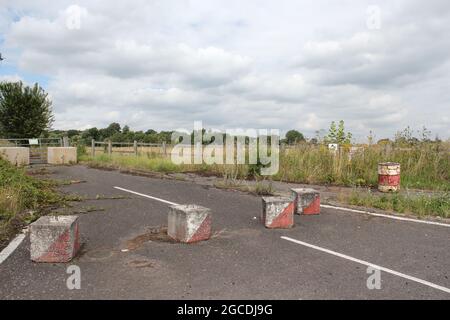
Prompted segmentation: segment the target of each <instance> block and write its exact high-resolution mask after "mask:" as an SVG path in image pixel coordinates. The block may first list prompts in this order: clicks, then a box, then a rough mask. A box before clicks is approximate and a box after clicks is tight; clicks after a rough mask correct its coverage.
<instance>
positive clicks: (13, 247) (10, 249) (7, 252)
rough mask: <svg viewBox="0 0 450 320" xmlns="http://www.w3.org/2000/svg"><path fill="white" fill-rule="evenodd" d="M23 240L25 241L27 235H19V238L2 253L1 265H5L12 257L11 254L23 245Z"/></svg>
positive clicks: (0, 255) (0, 257)
mask: <svg viewBox="0 0 450 320" xmlns="http://www.w3.org/2000/svg"><path fill="white" fill-rule="evenodd" d="M23 239H25V235H24V234H23V233H21V234H19V235H18V236H17V237H15V238H14V239H13V240H12V241H11V242H10V243H9V244H8V246H7V247H6V248H5V249H3V250H2V252H0V264H2V263H3V261H5V260H6V259H8V257H9V256H10V255H11V253H13V252H14V250H16V249H17V247H18V246H19V245H20V244H21V243H22V241H23Z"/></svg>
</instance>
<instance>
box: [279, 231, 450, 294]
mask: <svg viewBox="0 0 450 320" xmlns="http://www.w3.org/2000/svg"><path fill="white" fill-rule="evenodd" d="M281 239H284V240H287V241H290V242H293V243H296V244H299V245H302V246H305V247H308V248H312V249H316V250H319V251H322V252H325V253H328V254H331V255H334V256H336V257H340V258H343V259H347V260H350V261H353V262H356V263H360V264H363V265H366V266H368V267H372V268H375V269H378V270H380V271H384V272H387V273H390V274H393V275H396V276H399V277H402V278H405V279H408V280H411V281H414V282H417V283H420V284H423V285H425V286H428V287H431V288H434V289H437V290H441V291H444V292H446V293H450V288H446V287H443V286H440V285H437V284H434V283H432V282H429V281H426V280H422V279H419V278H416V277H412V276H409V275H407V274H404V273H401V272H398V271H395V270H391V269H388V268H385V267H382V266H379V265H376V264H373V263H370V262H367V261H364V260H360V259H356V258H353V257H350V256H347V255H345V254H342V253H339V252H336V251H332V250H329V249H325V248H322V247H319V246H315V245H313V244H309V243H306V242H303V241H299V240H296V239H292V238H289V237H284V236H282V237H281Z"/></svg>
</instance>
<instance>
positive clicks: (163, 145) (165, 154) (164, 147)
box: [162, 141, 167, 156]
mask: <svg viewBox="0 0 450 320" xmlns="http://www.w3.org/2000/svg"><path fill="white" fill-rule="evenodd" d="M162 147H163V153H164V156H167V153H166V142H165V141H163V143H162Z"/></svg>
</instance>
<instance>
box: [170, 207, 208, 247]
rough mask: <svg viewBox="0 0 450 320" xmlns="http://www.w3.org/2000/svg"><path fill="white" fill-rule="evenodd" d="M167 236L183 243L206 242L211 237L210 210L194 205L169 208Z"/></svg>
mask: <svg viewBox="0 0 450 320" xmlns="http://www.w3.org/2000/svg"><path fill="white" fill-rule="evenodd" d="M167 234H168V236H169V237H171V238H173V239H175V240H177V241H180V242H185V243H192V242H197V241H202V240H208V239H209V238H210V236H211V209H208V208H205V207H201V206H198V205H195V204H183V205H175V206H171V207H170V209H169V215H168V228H167Z"/></svg>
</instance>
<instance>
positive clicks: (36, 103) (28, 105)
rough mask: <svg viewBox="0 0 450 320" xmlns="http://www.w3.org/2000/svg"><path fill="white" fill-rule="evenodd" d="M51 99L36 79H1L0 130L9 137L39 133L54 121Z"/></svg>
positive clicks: (37, 134)
mask: <svg viewBox="0 0 450 320" xmlns="http://www.w3.org/2000/svg"><path fill="white" fill-rule="evenodd" d="M51 106H52V102H51V101H50V99H49V98H48V96H47V93H46V92H45V91H44V90H43V89H42V88H41V87H40V86H39V85H38V84H37V83H36V84H35V85H34V86H33V87H29V86H26V85H24V84H23V83H22V82H21V81H20V82H2V83H0V133H1V134H2V135H3V136H5V137H8V138H32V137H39V136H41V135H42V134H43V133H45V132H46V131H47V130H49V129H50V128H51V125H52V123H53V121H54V118H53V113H52V107H51Z"/></svg>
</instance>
